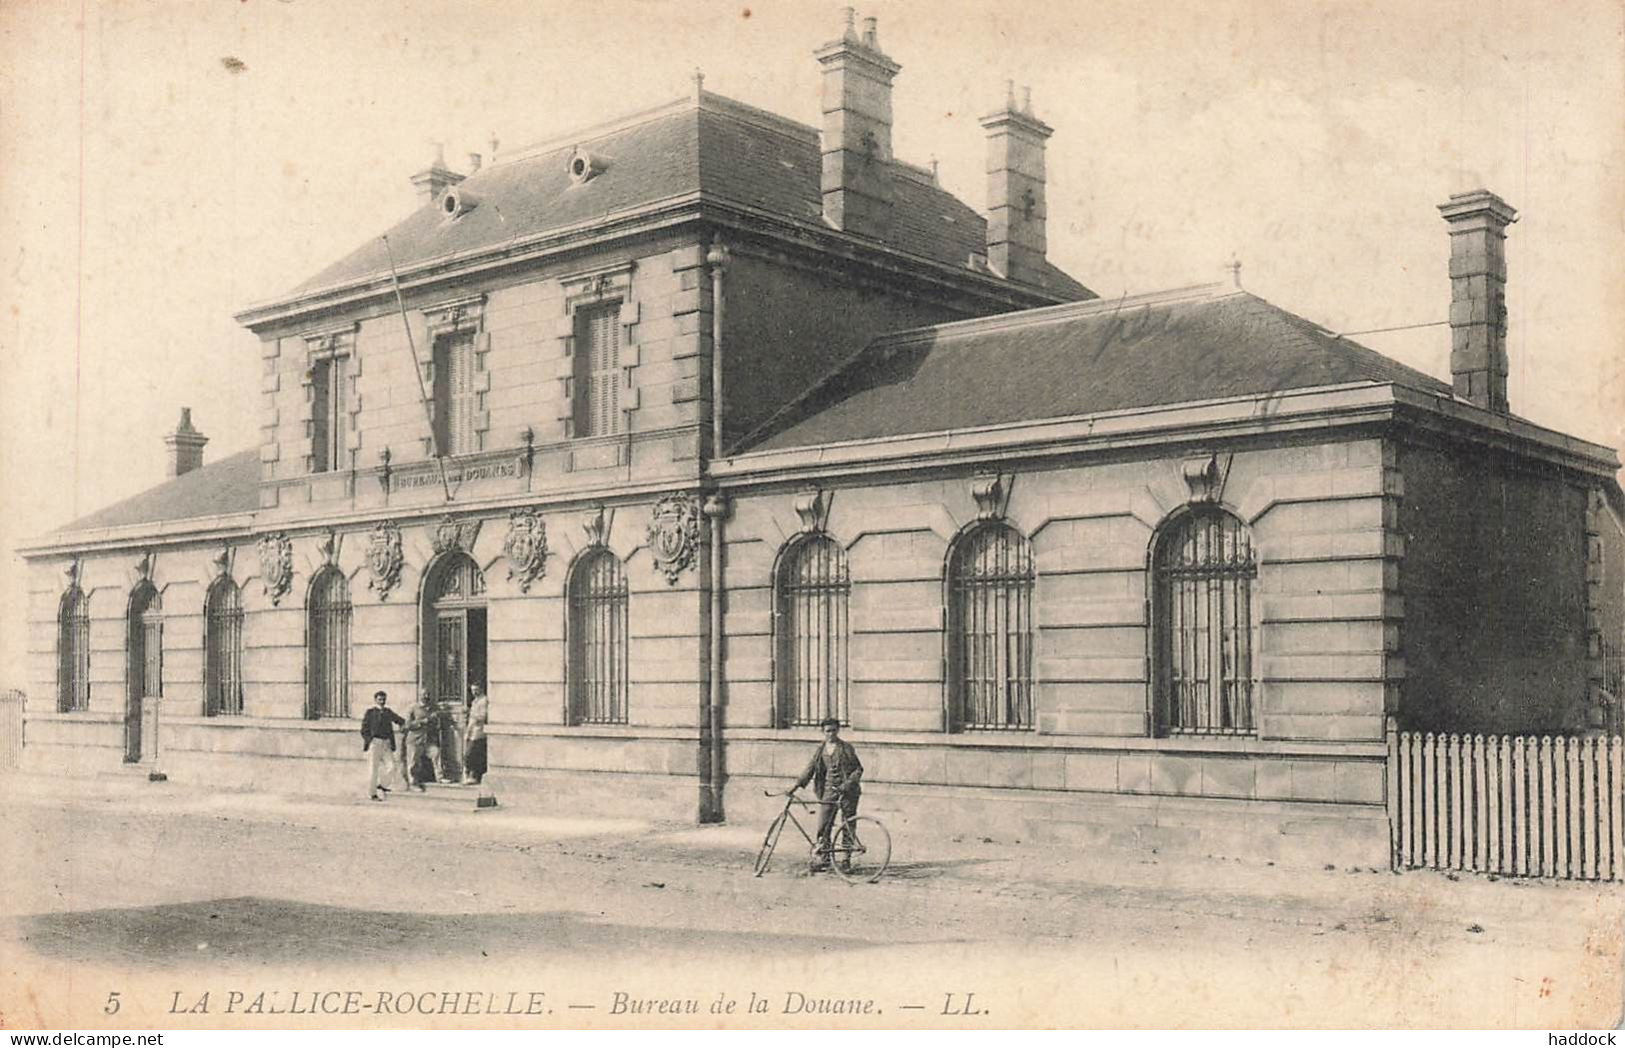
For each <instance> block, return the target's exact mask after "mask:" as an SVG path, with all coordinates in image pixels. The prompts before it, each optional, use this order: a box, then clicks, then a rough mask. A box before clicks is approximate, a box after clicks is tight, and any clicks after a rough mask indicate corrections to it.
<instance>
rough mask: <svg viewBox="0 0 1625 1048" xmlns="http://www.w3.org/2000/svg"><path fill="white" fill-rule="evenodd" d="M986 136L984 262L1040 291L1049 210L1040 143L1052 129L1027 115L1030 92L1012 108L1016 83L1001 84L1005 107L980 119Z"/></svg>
mask: <svg viewBox="0 0 1625 1048" xmlns="http://www.w3.org/2000/svg"><path fill="white" fill-rule="evenodd" d="M982 127H983V129H984V130H986V132H987V259H988V263H989V264H990V265H991V266H992V267H993V269H995V270H996V271H997V272H999V273H1001V274H1003V275H1004V277H1005V278H1006V279H1008V280H1015V281H1019V282H1021V283H1024V284H1036V285H1039V286H1043V285H1044V284H1045V283H1046V281H1047V280H1048V279H1049V267H1048V265H1046V264H1045V255H1046V253H1047V251H1048V247H1049V245H1048V238H1047V234H1046V232H1045V223H1046V218H1047V216H1048V211H1047V208H1046V206H1045V200H1044V182H1045V175H1044V143H1045V141H1046V140H1047V139H1048V138H1049V136H1050V135H1051V134H1053V133H1054V131H1053V129H1052V128H1050V126H1049V125H1048V124H1045V123H1044V122H1043V121H1042V120H1040V119H1038V118H1037V117H1036V116H1034V115H1033V113H1032V93H1031V89H1028V91H1027V92H1026V102H1025V105H1024V107H1023V108H1019V109H1018V108H1017V105H1016V85H1015V81H1013V80H1007V81H1005V101H1004V108H1003V109H1001V110H1000V111H998V112H996V113H992V114H990V115H988V116H985V117H983V118H982Z"/></svg>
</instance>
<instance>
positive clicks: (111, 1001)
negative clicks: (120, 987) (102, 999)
mask: <svg viewBox="0 0 1625 1048" xmlns="http://www.w3.org/2000/svg"><path fill="white" fill-rule="evenodd" d="M118 995H119V991H117V990H114V991H113V992H112V993H110V994H108V995H107V1004H106V1005H105V1006H104V1007H103V1008H102V1011H104V1012H106V1013H107V1014H108V1015H112V1014H113V1013H114V1012H116V1011H118V1008H119V1004H118Z"/></svg>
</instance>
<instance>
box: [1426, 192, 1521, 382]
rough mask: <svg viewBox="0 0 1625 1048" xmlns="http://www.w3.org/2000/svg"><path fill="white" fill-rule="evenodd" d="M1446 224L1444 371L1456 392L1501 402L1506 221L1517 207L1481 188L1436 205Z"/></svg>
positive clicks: (1504, 356) (1513, 217) (1512, 217)
mask: <svg viewBox="0 0 1625 1048" xmlns="http://www.w3.org/2000/svg"><path fill="white" fill-rule="evenodd" d="M1439 213H1440V214H1441V215H1443V216H1444V220H1445V222H1446V223H1448V224H1449V226H1450V377H1451V381H1452V384H1453V385H1454V387H1455V392H1456V396H1458V397H1460V398H1461V399H1462V400H1465V401H1467V402H1469V403H1472V404H1476V405H1478V406H1479V407H1481V408H1486V409H1488V410H1490V411H1499V412H1503V413H1504V412H1506V411H1508V410H1509V409H1508V406H1507V370H1508V369H1507V350H1506V335H1507V322H1506V318H1507V308H1506V278H1507V277H1506V274H1507V269H1506V227H1507V226H1509V225H1511V224H1512V223H1514V222H1516V221H1517V220H1518V212H1517V211H1516V210H1515V209H1514V208H1513V207H1512V205H1510V204H1508V203H1507V202H1506V201H1505V200H1502V199H1501V198H1500V197H1498V196H1496V195H1495V194H1494V193H1491V192H1490V191H1489V190H1487V189H1475V190H1473V191H1472V192H1469V193H1456V194H1453V195H1452V196H1451V197H1450V199H1449V200H1448V201H1446V202H1445V203H1443V204H1440V205H1439Z"/></svg>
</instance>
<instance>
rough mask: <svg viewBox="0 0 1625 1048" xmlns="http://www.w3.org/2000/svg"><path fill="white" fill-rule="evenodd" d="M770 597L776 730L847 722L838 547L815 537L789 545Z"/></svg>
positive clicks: (846, 590) (843, 583)
mask: <svg viewBox="0 0 1625 1048" xmlns="http://www.w3.org/2000/svg"><path fill="white" fill-rule="evenodd" d="M775 581H776V583H777V587H776V588H777V592H776V593H775V595H774V612H775V614H774V629H775V632H776V633H777V638H776V639H777V651H776V652H775V655H776V657H775V659H774V663H773V674H774V677H775V678H776V680H775V683H776V685H777V690H778V700H779V702H778V708H779V724H780V726H782V727H789V726H793V725H810V724H817V723H819V722H820V721H822V720H823V719H824V718H826V717H834V718H836V719H837V720H839V721H840V722H841V723H842V724H847V723H849V719H848V718H849V716H850V713H849V710H848V707H847V690H848V682H847V601H848V598H849V596H850V594H851V591H852V580H851V578H850V577H849V576H848V574H847V568H846V551H845V550H843V549H842V548H841V545H840V543H838V542H835V541H834V540H833V539H830V538H828V537H826V536H822V535H818V536H812V537H810V538H806V539H803V540H801V541H799V542H797V543H796V544H795V545H794V546H792V547H791V548H790V549H789V550H788V551H787V552H786V553H785V555H784V559H783V562H782V563H781V564H780V565H779V573H778V578H777V579H776V580H775Z"/></svg>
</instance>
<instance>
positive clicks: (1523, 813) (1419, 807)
mask: <svg viewBox="0 0 1625 1048" xmlns="http://www.w3.org/2000/svg"><path fill="white" fill-rule="evenodd" d="M1622 761H1625V740H1622V739H1621V738H1620V737H1619V736H1617V735H1616V736H1613V737H1610V738H1587V737H1580V736H1563V735H1556V736H1553V735H1541V736H1533V735H1530V736H1524V735H1458V734H1443V733H1440V734H1434V733H1433V732H1411V731H1397V730H1395V729H1394V727H1393V725H1392V724H1391V723H1390V727H1389V731H1388V821H1389V826H1390V831H1391V833H1392V844H1393V862H1394V868H1395V869H1421V868H1430V869H1439V870H1472V871H1476V872H1482V873H1496V874H1503V875H1506V876H1515V877H1560V878H1566V879H1570V880H1605V881H1618V880H1625V830H1622V826H1621V820H1622V816H1625V776H1622V771H1625V769H1622V766H1621V765H1622Z"/></svg>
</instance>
